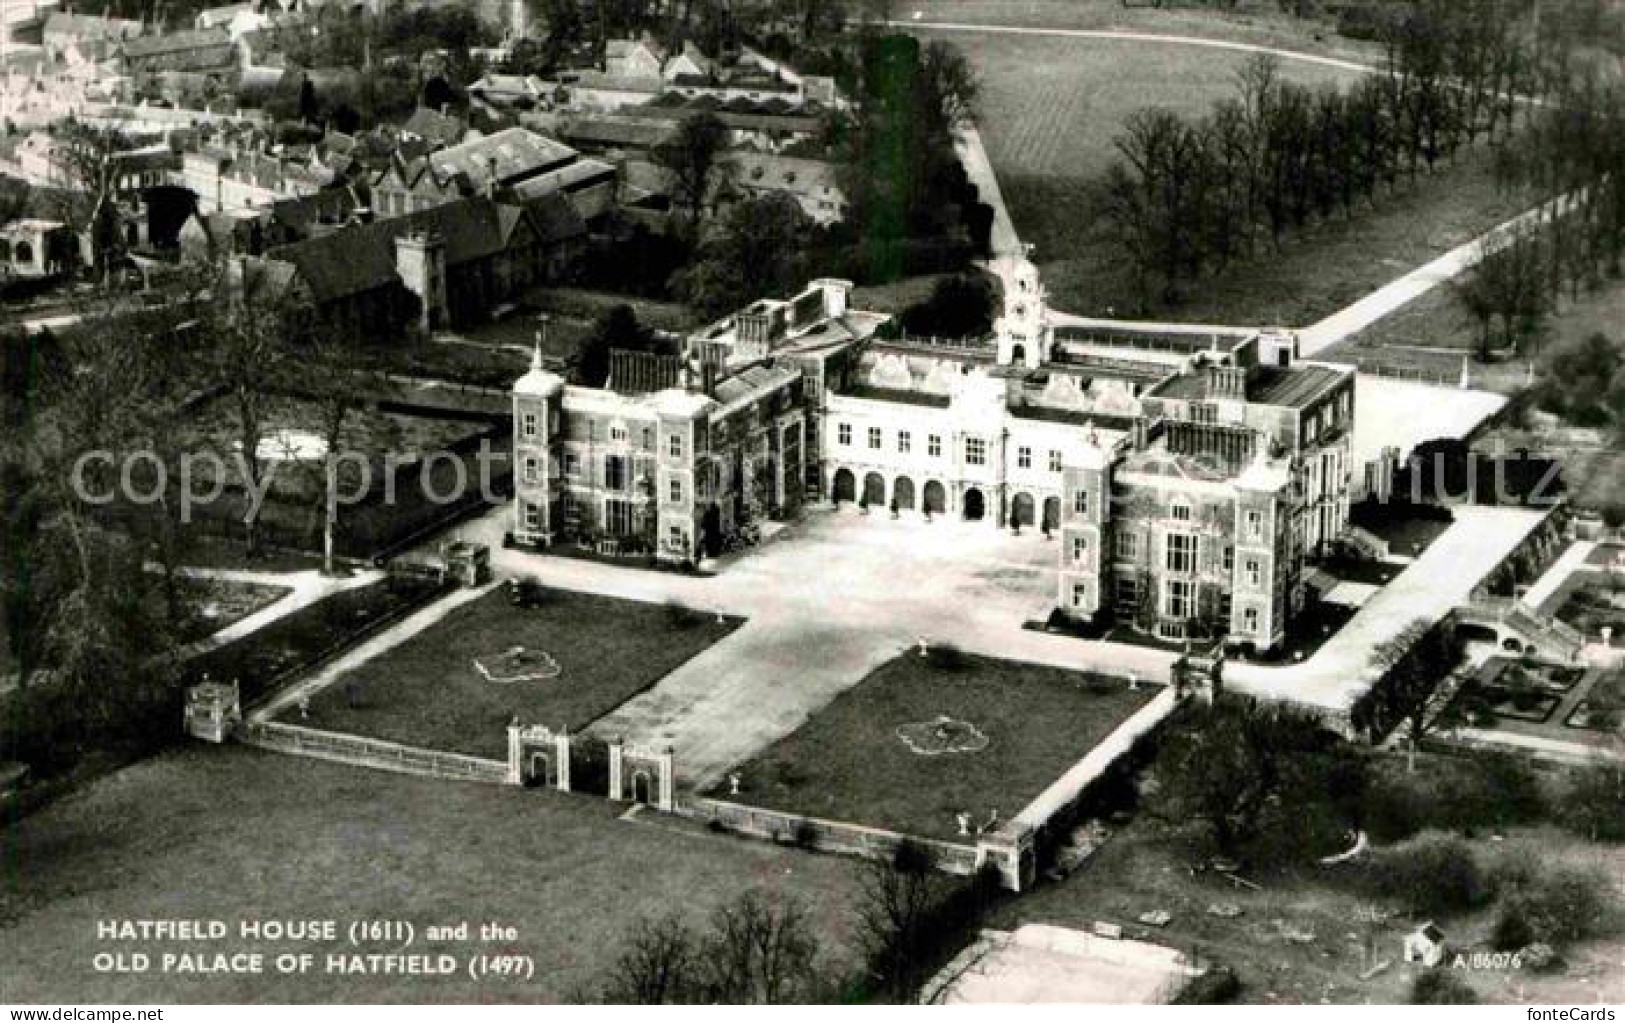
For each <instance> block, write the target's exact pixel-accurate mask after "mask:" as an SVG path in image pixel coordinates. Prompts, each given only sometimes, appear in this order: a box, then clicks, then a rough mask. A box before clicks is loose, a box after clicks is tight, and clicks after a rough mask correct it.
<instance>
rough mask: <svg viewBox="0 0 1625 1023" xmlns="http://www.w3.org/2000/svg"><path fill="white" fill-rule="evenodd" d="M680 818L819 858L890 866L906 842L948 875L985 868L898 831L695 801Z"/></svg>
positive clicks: (969, 850) (964, 849) (954, 849)
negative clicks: (827, 854)
mask: <svg viewBox="0 0 1625 1023" xmlns="http://www.w3.org/2000/svg"><path fill="white" fill-rule="evenodd" d="M677 812H678V813H680V814H682V815H684V816H685V817H692V818H694V819H696V820H702V821H705V822H707V823H709V824H713V825H715V826H719V827H721V828H724V829H726V830H728V831H734V832H738V833H739V834H742V835H749V836H751V837H753V838H766V839H769V840H771V841H775V842H787V843H792V844H794V845H798V846H801V847H802V848H806V849H814V850H817V851H819V852H832V853H843V854H846V855H851V856H862V857H864V858H866V859H875V860H890V859H891V858H892V857H893V856H894V855H896V853H897V849H898V847H899V846H901V845H903V844H904V843H905V842H907V843H908V844H909V845H912V846H914V847H915V848H917V849H919V850H920V851H921V852H923V853H925V854H926V855H927V856H929V857H930V859H931V864H932V866H934V867H936V869H938V870H940V871H942V872H943V873H945V874H957V875H961V876H970V875H972V874H975V873H976V870H977V868H978V867H979V866H980V865H981V860H982V856H981V854H980V853H979V852H978V851H977V849H976V847H975V846H973V845H962V844H960V843H957V842H943V841H939V840H936V839H929V838H914V837H912V836H909V835H904V834H901V833H899V832H896V831H887V830H885V829H883V828H871V827H866V826H864V825H862V824H848V823H846V822H845V821H831V820H824V819H821V818H818V817H804V816H802V815H800V814H794V813H785V812H783V811H780V810H767V809H763V808H762V807H759V806H746V805H744V804H743V803H732V802H729V801H727V800H724V799H711V798H707V797H704V796H691V797H687V798H684V799H682V800H680V801H679V803H678V805H677Z"/></svg>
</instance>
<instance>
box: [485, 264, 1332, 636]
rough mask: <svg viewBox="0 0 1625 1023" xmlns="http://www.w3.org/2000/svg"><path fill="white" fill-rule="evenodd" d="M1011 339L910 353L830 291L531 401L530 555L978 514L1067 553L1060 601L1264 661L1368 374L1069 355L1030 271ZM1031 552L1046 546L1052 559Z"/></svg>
mask: <svg viewBox="0 0 1625 1023" xmlns="http://www.w3.org/2000/svg"><path fill="white" fill-rule="evenodd" d="M1004 279H1005V282H1006V294H1005V296H1004V308H1003V310H1002V315H1001V316H1000V317H999V319H998V320H997V322H996V323H995V325H994V331H993V336H992V337H991V338H988V339H978V340H974V341H962V342H959V341H956V342H952V343H944V342H941V341H937V340H934V339H920V338H909V337H906V336H905V337H900V336H895V335H896V334H897V331H896V330H895V329H894V324H892V323H891V318H890V317H889V316H887V315H884V314H879V313H870V312H863V311H858V310H854V309H851V308H849V305H848V301H849V295H850V290H851V285H850V284H848V283H847V282H844V281H836V280H819V281H814V282H813V283H812V284H811V285H809V286H808V287H807V289H806V290H805V291H803V292H802V293H801V294H800V295H797V296H795V297H793V298H791V299H788V300H777V299H761V300H758V301H757V302H754V303H752V304H751V305H750V306H747V307H746V308H744V309H741V310H739V311H738V312H736V313H734V314H732V315H730V316H727V317H724V318H723V319H722V320H720V321H718V322H716V323H714V324H711V325H710V326H708V327H706V328H704V329H702V330H700V331H698V332H697V333H695V334H693V335H692V336H690V337H689V338H687V339H686V343H685V346H684V352H683V354H682V356H681V357H670V358H665V357H659V356H650V355H643V354H632V353H616V355H615V358H614V359H613V360H612V370H611V373H610V379H609V381H608V383H607V385H606V386H605V387H603V388H587V387H577V386H573V385H569V384H567V383H566V382H565V381H564V380H563V379H562V378H561V377H559V376H557V375H555V374H553V373H550V372H548V371H546V370H545V369H543V368H541V366H540V364H537V365H535V366H533V368H532V369H531V371H530V372H529V373H527V374H526V375H525V376H524V377H523V378H521V379H520V380H519V382H518V383H517V384H516V385H515V387H514V392H513V401H514V430H515V456H516V458H517V459H518V463H519V464H518V473H517V479H518V494H517V500H516V502H515V511H514V530H513V532H514V538H515V540H516V541H517V542H519V543H521V544H534V545H546V544H549V543H553V542H557V541H559V540H562V539H571V540H578V541H579V540H582V539H585V540H588V541H589V542H594V543H598V544H608V545H609V549H614V550H625V549H628V548H631V549H641V550H646V551H653V552H655V553H657V554H658V555H659V556H660V557H661V558H664V559H672V560H688V559H691V558H694V557H696V556H698V555H700V554H702V553H713V552H715V551H716V550H718V549H719V548H720V546H721V544H722V541H723V540H724V538H725V537H726V536H727V535H728V534H729V533H730V532H731V531H732V530H734V529H736V528H737V527H739V526H740V525H741V524H743V523H745V522H748V521H751V520H753V519H759V518H763V517H773V518H783V517H790V516H793V515H794V514H795V513H796V512H797V510H798V509H799V508H800V506H801V505H802V503H803V502H804V501H807V500H827V501H834V502H836V503H845V502H853V503H858V504H862V505H864V506H866V507H868V508H870V509H872V510H873V511H875V512H877V513H886V512H892V513H895V514H898V515H907V516H924V517H927V518H929V517H941V516H952V517H956V518H960V519H965V520H981V521H985V522H987V523H988V524H989V526H990V528H991V527H1009V528H1014V529H1030V530H1031V531H1032V532H1033V533H1034V534H1035V535H1037V534H1040V533H1041V534H1042V535H1044V536H1046V537H1048V538H1049V539H1050V540H1051V541H1052V542H1054V543H1055V544H1056V552H1057V553H1056V557H1057V561H1056V607H1057V609H1058V610H1060V611H1061V612H1062V613H1063V614H1065V615H1066V616H1068V617H1070V618H1073V619H1076V620H1078V621H1080V622H1094V621H1101V620H1103V619H1104V618H1105V617H1106V616H1110V617H1111V618H1113V619H1115V621H1117V622H1119V623H1125V622H1126V623H1129V624H1132V625H1133V626H1135V627H1136V628H1138V629H1141V630H1143V631H1145V632H1147V633H1151V634H1154V635H1156V636H1157V637H1159V638H1162V639H1170V640H1178V639H1197V638H1218V637H1225V638H1227V639H1228V640H1230V641H1231V642H1233V643H1237V644H1242V643H1245V644H1249V645H1251V646H1252V647H1254V648H1256V649H1259V650H1264V649H1268V648H1270V647H1273V646H1276V645H1277V644H1279V643H1280V642H1281V640H1282V639H1283V638H1284V636H1285V635H1286V632H1287V630H1288V628H1289V626H1290V623H1291V620H1292V617H1293V615H1294V613H1295V612H1296V611H1297V610H1298V609H1299V608H1300V607H1301V606H1302V604H1303V602H1304V599H1305V584H1304V578H1305V572H1304V566H1305V562H1306V560H1307V559H1308V558H1310V557H1313V556H1314V555H1315V554H1316V553H1317V552H1318V551H1320V550H1321V549H1322V548H1323V546H1324V545H1325V544H1326V543H1327V542H1329V541H1331V540H1334V539H1336V538H1337V537H1338V536H1339V535H1340V534H1341V533H1342V532H1343V530H1344V528H1345V526H1346V524H1347V519H1348V505H1349V494H1350V481H1351V476H1352V470H1353V465H1352V460H1351V449H1350V439H1351V435H1352V430H1353V421H1354V376H1355V372H1354V370H1353V368H1352V367H1347V366H1339V365H1332V364H1327V363H1317V362H1310V361H1303V360H1300V359H1299V358H1298V353H1297V342H1296V338H1295V337H1294V336H1292V335H1290V334H1285V333H1270V332H1260V333H1258V334H1254V335H1252V336H1249V337H1244V338H1239V339H1234V338H1233V339H1229V340H1223V341H1221V340H1220V339H1212V340H1209V339H1205V338H1204V339H1201V340H1200V341H1192V342H1191V343H1189V344H1186V345H1185V346H1183V348H1180V347H1178V346H1174V350H1172V351H1170V350H1157V351H1148V350H1144V349H1137V348H1129V347H1117V346H1113V345H1112V344H1110V343H1109V342H1105V341H1102V340H1100V339H1098V338H1096V339H1088V338H1084V339H1078V338H1065V337H1059V338H1058V337H1057V333H1056V330H1055V326H1054V324H1053V323H1052V322H1051V317H1050V314H1049V311H1048V308H1047V305H1046V301H1045V292H1044V288H1043V285H1042V283H1041V282H1040V280H1039V277H1038V273H1037V270H1036V268H1035V267H1033V266H1032V264H1031V263H1029V262H1026V261H1025V260H1022V261H1018V262H1017V263H1016V264H1015V265H1014V266H1013V267H1011V268H1009V273H1008V274H1006V275H1005V277H1004ZM1035 542H1039V541H1036V540H1035Z"/></svg>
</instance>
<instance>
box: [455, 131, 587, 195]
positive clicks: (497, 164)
mask: <svg viewBox="0 0 1625 1023" xmlns="http://www.w3.org/2000/svg"><path fill="white" fill-rule="evenodd" d="M575 157H576V151H575V150H574V149H571V148H570V147H569V146H567V145H565V144H564V143H562V142H556V141H554V140H553V139H550V138H548V137H547V136H545V135H538V134H537V133H536V132H533V131H531V130H530V129H529V128H508V129H505V130H503V131H499V132H497V133H496V134H494V135H487V136H485V137H484V138H479V139H474V140H472V141H470V142H464V143H462V144H461V145H457V146H452V147H450V148H449V149H442V150H440V151H439V152H437V153H430V154H429V155H428V157H426V159H427V160H428V162H429V163H430V165H431V166H433V167H434V169H435V172H436V173H437V174H438V175H439V176H440V177H442V178H450V177H453V176H455V175H458V174H461V175H463V176H465V177H466V178H467V179H468V181H469V184H470V185H471V187H473V188H476V189H479V188H484V187H485V186H486V185H488V184H490V183H491V182H492V181H493V180H495V182H496V183H498V184H507V183H510V182H514V181H517V180H520V179H523V178H527V177H531V176H532V175H535V174H537V173H540V172H542V171H546V170H550V169H552V168H555V167H560V166H563V165H564V164H567V163H569V162H570V161H572V160H574V159H575Z"/></svg>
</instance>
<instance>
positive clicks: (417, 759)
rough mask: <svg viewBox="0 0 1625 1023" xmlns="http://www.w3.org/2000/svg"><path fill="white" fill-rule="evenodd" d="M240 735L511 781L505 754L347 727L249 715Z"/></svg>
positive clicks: (404, 768)
mask: <svg viewBox="0 0 1625 1023" xmlns="http://www.w3.org/2000/svg"><path fill="white" fill-rule="evenodd" d="M235 735H236V738H237V739H239V740H240V741H242V742H245V743H247V744H249V745H250V746H258V747H260V748H261V749H268V750H275V751H276V752H278V753H292V754H294V755H296V756H303V757H315V758H317V759H318V760H333V761H337V762H339V763H342V764H353V765H356V766H360V767H372V768H377V769H379V770H383V771H396V772H398V773H401V774H416V775H423V776H425V777H430V778H448V779H451V780H453V781H478V782H485V783H488V784H493V785H506V784H510V775H509V771H508V765H507V763H505V762H504V761H501V760H486V759H484V758H482V757H470V756H465V755H463V754H461V753H444V752H441V751H439V750H428V749H419V748H417V747H415V746H402V745H400V744H399V743H394V742H387V741H385V740H383V739H368V738H365V737H363V736H359V735H349V734H346V733H344V732H324V731H321V730H319V729H315V728H303V727H300V726H299V725H289V724H283V723H281V722H276V721H244V722H242V723H241V724H239V725H238V726H237V730H236V733H235Z"/></svg>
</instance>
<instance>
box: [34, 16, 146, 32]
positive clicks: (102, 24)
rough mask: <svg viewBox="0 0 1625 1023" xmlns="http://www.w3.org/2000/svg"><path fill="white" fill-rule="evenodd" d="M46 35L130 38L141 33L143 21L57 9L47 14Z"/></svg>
mask: <svg viewBox="0 0 1625 1023" xmlns="http://www.w3.org/2000/svg"><path fill="white" fill-rule="evenodd" d="M44 33H45V37H46V38H47V39H49V38H50V37H51V36H53V35H67V36H73V37H75V38H78V39H129V38H131V37H133V36H138V35H140V34H141V23H140V22H139V21H130V20H128V19H125V18H99V17H96V16H95V15H90V14H66V13H64V12H62V11H56V12H54V13H52V14H48V15H46V16H45V28H44Z"/></svg>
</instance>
